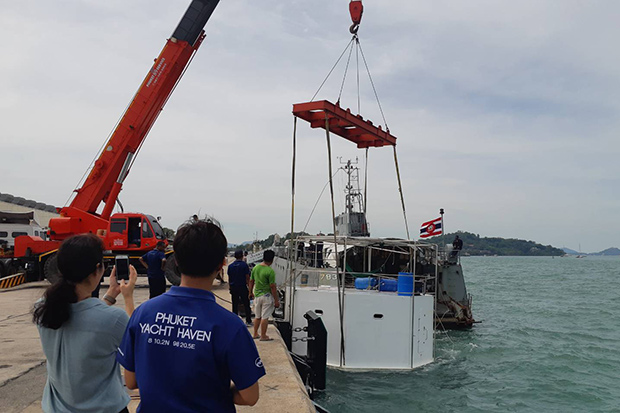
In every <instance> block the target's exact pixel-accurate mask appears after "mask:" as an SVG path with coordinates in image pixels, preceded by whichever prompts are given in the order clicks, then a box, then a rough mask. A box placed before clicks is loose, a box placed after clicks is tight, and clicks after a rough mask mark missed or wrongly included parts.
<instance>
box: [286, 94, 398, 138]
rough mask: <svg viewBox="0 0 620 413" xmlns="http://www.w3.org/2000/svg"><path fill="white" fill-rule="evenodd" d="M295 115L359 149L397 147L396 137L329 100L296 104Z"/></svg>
mask: <svg viewBox="0 0 620 413" xmlns="http://www.w3.org/2000/svg"><path fill="white" fill-rule="evenodd" d="M293 115H295V116H297V117H298V118H301V119H303V120H305V121H307V122H309V123H310V126H311V127H313V128H323V129H327V128H329V131H330V132H331V133H335V134H336V135H338V136H341V137H343V138H345V139H347V140H349V141H351V142H354V143H356V144H357V147H358V148H372V147H381V146H386V145H390V146H396V136H394V135H392V134H391V133H390V131H387V130H385V131H384V130H383V129H382V128H381V125H379V126H375V125H373V123H372V122H371V121H369V120H364V118H363V117H362V116H361V115H354V114H353V113H351V109H346V110H345V109H342V108H341V107H340V106H338V105H335V104H333V103H331V102H329V101H327V100H319V101H316V102H306V103H296V104H294V105H293Z"/></svg>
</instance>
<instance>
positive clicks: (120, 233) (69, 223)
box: [4, 0, 219, 282]
mask: <svg viewBox="0 0 620 413" xmlns="http://www.w3.org/2000/svg"><path fill="white" fill-rule="evenodd" d="M218 3H219V0H192V2H191V3H190V5H189V7H188V9H187V11H186V12H185V14H184V15H183V17H182V18H181V21H180V22H179V24H178V25H177V27H176V29H175V30H174V32H173V33H172V36H171V37H170V38H169V39H168V41H167V42H166V44H165V45H164V47H163V49H162V51H161V53H160V54H159V56H158V57H157V58H156V59H155V62H154V63H153V66H152V67H151V69H150V70H149V71H148V73H147V75H146V77H145V78H144V81H143V82H142V84H141V85H140V88H139V89H138V91H137V92H136V94H135V95H134V97H133V100H132V101H131V103H130V104H129V106H128V108H127V110H126V111H125V113H124V114H123V116H122V118H121V120H120V122H119V123H118V125H117V126H116V128H115V129H114V132H113V133H112V134H111V136H110V139H109V140H108V141H107V143H106V144H105V146H104V147H103V150H102V151H101V153H100V155H99V157H98V159H97V160H96V161H95V163H94V165H93V166H92V168H91V170H90V173H89V174H88V176H87V178H86V179H85V180H84V182H83V185H82V186H81V187H79V188H78V189H76V190H75V196H74V197H73V200H72V201H71V203H70V204H69V205H68V206H65V207H62V208H59V209H58V212H59V214H60V216H59V217H56V218H52V219H51V220H50V222H49V230H48V234H47V237H46V239H43V238H42V237H38V236H35V235H22V236H19V237H17V238H16V239H15V247H14V250H13V252H12V256H11V257H8V256H5V257H4V258H5V260H6V259H9V260H10V264H11V266H12V267H13V268H16V269H20V270H22V271H24V272H25V274H26V279H27V280H28V281H33V280H40V279H42V278H43V277H45V278H48V279H49V280H50V281H52V282H53V281H54V280H55V279H56V278H57V273H58V269H57V263H56V251H57V249H58V247H59V246H60V244H61V243H62V241H63V240H65V239H67V238H69V237H71V236H73V235H76V234H84V233H93V234H97V235H98V236H99V237H101V239H102V240H103V242H104V245H105V248H106V250H107V252H108V254H106V257H107V259H111V258H113V257H114V255H116V254H123V255H129V256H130V257H131V258H132V263H134V264H135V265H136V266H137V258H138V257H140V256H141V255H142V254H144V253H145V252H147V251H149V250H151V249H153V248H155V245H156V243H157V242H158V241H163V242H165V243H166V244H167V239H166V237H165V236H164V232H163V229H162V227H161V225H160V224H159V222H158V219H155V218H154V217H153V216H152V215H148V214H142V213H124V212H120V213H114V214H113V213H112V212H113V209H114V206H115V204H116V203H117V200H118V195H119V193H120V191H121V189H122V187H123V182H124V181H125V179H126V178H127V175H128V174H129V171H130V169H131V166H132V164H133V161H134V160H135V157H136V155H137V153H138V151H139V150H140V147H141V146H142V144H143V143H144V140H145V139H146V136H147V135H148V133H149V131H150V129H151V127H152V126H153V124H154V123H155V121H156V120H157V117H158V116H159V114H160V113H161V111H162V109H163V107H164V105H165V104H166V101H167V100H168V98H169V97H170V95H171V94H172V92H173V90H174V88H175V87H176V85H177V83H178V82H179V80H180V79H181V77H182V75H183V73H184V72H185V70H186V68H187V66H188V65H189V63H190V61H191V59H192V57H193V56H194V53H196V51H197V50H198V48H199V47H200V45H201V43H202V41H203V40H204V38H205V32H204V27H205V25H206V23H207V21H208V20H209V18H210V17H211V14H212V13H213V11H214V10H215V7H216V6H217V5H218ZM119 205H120V203H119ZM121 211H122V207H121ZM168 254H173V252H172V251H168ZM171 258H172V257H171ZM170 261H171V262H172V264H173V261H174V260H173V259H171V260H170ZM167 272H172V276H174V268H173V269H172V271H167Z"/></svg>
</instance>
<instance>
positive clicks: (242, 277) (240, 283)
mask: <svg viewBox="0 0 620 413" xmlns="http://www.w3.org/2000/svg"><path fill="white" fill-rule="evenodd" d="M227 273H228V282H229V285H230V289H229V290H230V296H231V298H232V312H233V313H235V314H239V304H240V303H241V304H243V308H245V323H246V324H247V325H248V326H252V325H253V324H252V311H251V310H250V296H249V295H250V294H249V290H248V284H249V283H250V267H248V264H247V263H246V262H245V261H244V260H243V251H241V250H239V251H235V261H234V262H232V263H230V265H228V270H227Z"/></svg>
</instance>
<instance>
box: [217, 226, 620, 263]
mask: <svg viewBox="0 0 620 413" xmlns="http://www.w3.org/2000/svg"><path fill="white" fill-rule="evenodd" d="M297 235H298V234H297V233H296V234H295V236H297ZM304 235H307V234H304ZM456 235H458V236H459V237H460V238H461V239H462V240H463V251H462V255H472V256H476V255H498V256H530V257H531V256H563V255H566V254H574V255H577V254H579V253H578V252H577V251H573V250H570V249H568V248H564V249H561V248H556V247H553V246H551V245H542V244H538V243H536V242H534V241H526V240H521V239H516V238H500V237H481V236H480V235H478V234H472V233H471V232H465V231H457V232H453V233H450V234H445V235H444V236H441V235H440V236H437V237H432V238H427V239H426V240H423V241H427V242H431V243H436V244H440V245H441V244H442V243H443V242H444V240H445V243H446V244H452V241H453V240H454V237H455V236H456ZM274 237H275V234H272V235H270V236H269V237H267V238H266V239H264V240H259V241H254V243H256V244H258V247H259V248H269V247H270V246H272V245H273V241H274ZM289 237H290V234H286V235H285V236H284V237H282V241H284V240H285V239H288V238H289ZM252 244H253V243H252V242H249V241H248V242H244V243H242V244H240V245H237V246H235V248H238V249H244V250H251V249H252ZM229 247H232V245H231V246H229ZM581 254H582V255H586V254H585V253H581ZM588 255H606V256H612V255H619V256H620V249H618V248H608V249H606V250H604V251H601V252H598V253H593V254H588Z"/></svg>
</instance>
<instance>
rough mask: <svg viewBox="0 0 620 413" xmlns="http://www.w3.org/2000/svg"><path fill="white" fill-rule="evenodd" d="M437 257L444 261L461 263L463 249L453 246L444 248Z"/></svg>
mask: <svg viewBox="0 0 620 413" xmlns="http://www.w3.org/2000/svg"><path fill="white" fill-rule="evenodd" d="M437 259H438V260H439V262H442V263H447V264H460V263H461V251H460V250H455V249H452V248H442V249H439V251H438V252H437Z"/></svg>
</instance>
